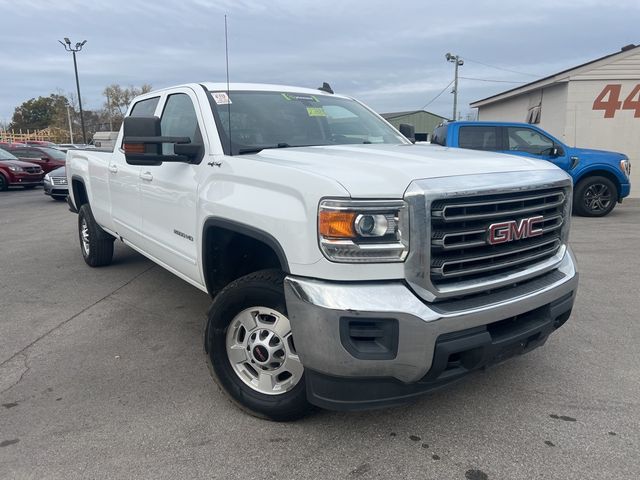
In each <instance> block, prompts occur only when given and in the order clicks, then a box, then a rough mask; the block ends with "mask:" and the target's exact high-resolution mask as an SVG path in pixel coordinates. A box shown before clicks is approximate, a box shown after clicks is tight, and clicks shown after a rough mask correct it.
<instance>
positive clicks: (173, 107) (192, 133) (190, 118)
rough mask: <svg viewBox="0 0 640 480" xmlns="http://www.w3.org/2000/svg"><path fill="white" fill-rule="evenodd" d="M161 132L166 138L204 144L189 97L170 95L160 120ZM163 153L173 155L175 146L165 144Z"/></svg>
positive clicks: (183, 94)
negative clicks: (184, 138)
mask: <svg viewBox="0 0 640 480" xmlns="http://www.w3.org/2000/svg"><path fill="white" fill-rule="evenodd" d="M160 131H161V132H162V136H164V137H188V138H189V139H190V140H191V142H192V143H202V135H201V133H200V127H199V126H198V117H197V116H196V110H195V108H193V102H192V101H191V98H189V95H187V94H185V93H176V94H174V95H169V98H167V103H166V105H165V106H164V111H163V112H162V118H161V119H160ZM162 153H163V154H165V155H172V154H173V153H174V152H173V144H163V145H162Z"/></svg>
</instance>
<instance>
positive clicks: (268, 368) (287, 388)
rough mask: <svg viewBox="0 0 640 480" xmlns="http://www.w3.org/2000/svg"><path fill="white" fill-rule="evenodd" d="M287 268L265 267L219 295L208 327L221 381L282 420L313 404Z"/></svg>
mask: <svg viewBox="0 0 640 480" xmlns="http://www.w3.org/2000/svg"><path fill="white" fill-rule="evenodd" d="M283 280H284V274H283V273H282V272H280V271H278V270H262V271H259V272H255V273H251V274H249V275H246V276H244V277H242V278H240V279H238V280H236V281H234V282H232V283H231V284H229V285H228V286H227V287H226V288H224V289H223V290H222V291H221V292H220V293H218V295H216V297H215V299H214V301H213V303H212V305H211V309H210V310H209V318H208V322H207V328H206V332H205V348H206V351H207V353H208V362H209V367H210V370H211V373H212V376H213V378H214V380H215V382H216V383H217V384H218V385H219V386H220V387H221V388H222V390H223V391H224V393H225V394H226V395H227V396H228V397H229V398H230V399H231V400H232V401H233V403H235V404H236V405H238V406H239V407H240V408H242V409H243V410H245V411H246V412H248V413H250V414H251V415H254V416H257V417H261V418H267V419H270V420H276V421H287V420H294V419H297V418H300V417H302V416H304V415H305V414H307V413H308V412H309V411H310V410H311V408H312V407H311V405H310V404H309V403H308V402H307V397H306V391H305V382H304V367H303V366H302V363H301V362H300V358H299V356H298V353H297V351H296V347H295V343H294V340H293V335H292V333H291V324H290V322H289V319H288V317H287V309H286V303H285V298H284V290H283Z"/></svg>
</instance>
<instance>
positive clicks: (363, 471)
mask: <svg viewBox="0 0 640 480" xmlns="http://www.w3.org/2000/svg"><path fill="white" fill-rule="evenodd" d="M76 221H77V218H76V216H75V215H73V214H71V213H70V212H69V211H68V210H67V207H66V205H65V204H64V203H61V202H55V201H53V200H51V199H49V198H48V197H45V196H44V195H43V193H42V189H36V190H33V191H18V190H15V191H9V192H0V404H1V406H0V478H1V479H10V478H18V479H22V478H29V479H31V478H33V479H42V478H64V479H73V478H144V479H147V478H168V479H169V478H170V479H177V478H180V479H186V478H216V479H218V478H219V479H231V478H241V479H260V480H268V479H278V480H285V479H369V478H377V479H387V478H402V479H474V480H482V479H510V480H511V479H532V478H536V479H552V478H553V479H556V478H557V479H592V478H593V479H631V478H637V477H638V475H639V474H640V453H639V452H640V350H639V348H638V345H639V343H640V322H639V321H638V319H639V317H640V315H639V313H638V312H640V295H638V292H637V288H638V286H639V285H640V255H639V254H638V252H640V201H637V200H630V201H628V202H625V204H624V205H622V206H619V207H618V208H617V209H616V210H615V211H614V212H613V213H612V214H611V215H610V216H608V217H606V218H603V219H584V218H575V217H574V218H573V232H572V237H571V238H572V243H573V247H574V249H575V251H576V253H577V256H578V262H579V267H580V271H581V284H580V291H579V295H578V300H577V305H576V308H575V309H574V312H573V316H572V318H571V319H570V320H569V322H568V323H567V324H566V325H565V326H564V327H563V328H562V329H561V330H560V331H558V332H557V333H556V334H555V335H554V336H552V338H551V339H550V340H549V342H547V344H546V345H545V346H544V347H542V348H540V349H538V350H536V351H534V352H532V353H531V354H529V355H527V356H524V357H519V358H516V359H514V360H511V361H509V362H507V363H504V364H502V365H499V366H496V367H494V368H492V369H490V370H488V371H486V372H482V373H478V374H475V375H473V376H471V377H469V378H468V379H467V380H466V381H464V382H462V383H458V384H456V385H454V386H451V387H450V388H447V389H445V390H442V391H439V392H437V393H435V394H432V395H429V396H426V397H424V398H422V399H421V400H419V401H418V402H417V403H414V404H412V405H410V406H408V407H404V408H396V409H389V410H382V411H373V412H365V413H356V414H354V413H334V412H319V413H317V414H315V415H313V416H311V417H309V418H306V419H304V420H302V421H299V422H296V423H288V424H278V423H270V422H266V421H263V420H258V419H255V418H253V417H250V416H248V415H246V414H245V413H243V412H241V411H239V410H238V409H237V408H235V407H234V406H232V405H231V404H230V403H228V402H227V401H226V400H225V398H224V397H223V395H222V394H221V393H220V392H219V391H218V389H217V388H216V387H215V385H214V384H213V382H212V381H211V379H210V376H209V372H208V370H207V367H206V364H205V360H204V356H203V354H202V340H201V327H202V321H203V318H204V315H205V313H206V310H207V308H208V305H209V298H208V296H207V295H206V294H204V293H202V292H200V291H199V290H197V289H195V288H194V287H191V286H190V285H188V284H187V283H185V282H183V281H181V280H180V279H178V278H177V277H174V276H173V275H172V274H170V273H168V272H166V271H165V270H163V269H162V268H160V267H158V266H155V265H154V264H153V263H151V262H150V261H148V260H146V259H145V258H144V257H142V256H141V255H139V254H137V253H135V252H134V251H133V250H131V249H129V248H127V247H125V246H123V245H121V244H117V245H116V253H115V261H114V264H113V265H112V266H110V267H106V268H102V269H90V268H89V267H87V266H86V265H85V264H84V262H83V261H82V257H81V254H80V250H79V246H78V240H77V234H76Z"/></svg>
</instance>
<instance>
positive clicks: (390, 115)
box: [380, 110, 446, 120]
mask: <svg viewBox="0 0 640 480" xmlns="http://www.w3.org/2000/svg"><path fill="white" fill-rule="evenodd" d="M415 113H426V114H428V115H432V116H434V117H438V118H444V119H446V117H443V116H442V115H437V114H435V113H431V112H427V111H426V110H408V111H406V112H391V113H381V114H380V116H381V117H382V118H386V119H387V120H389V119H391V118H397V117H405V116H407V115H413V114H415Z"/></svg>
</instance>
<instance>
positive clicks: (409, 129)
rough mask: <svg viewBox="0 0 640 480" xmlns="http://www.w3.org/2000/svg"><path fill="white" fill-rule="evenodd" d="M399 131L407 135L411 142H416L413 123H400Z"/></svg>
mask: <svg viewBox="0 0 640 480" xmlns="http://www.w3.org/2000/svg"><path fill="white" fill-rule="evenodd" d="M399 130H400V133H401V134H402V135H404V136H405V137H407V139H408V140H411V142H413V143H416V129H415V127H414V126H413V125H409V124H408V123H401V124H400V126H399Z"/></svg>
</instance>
